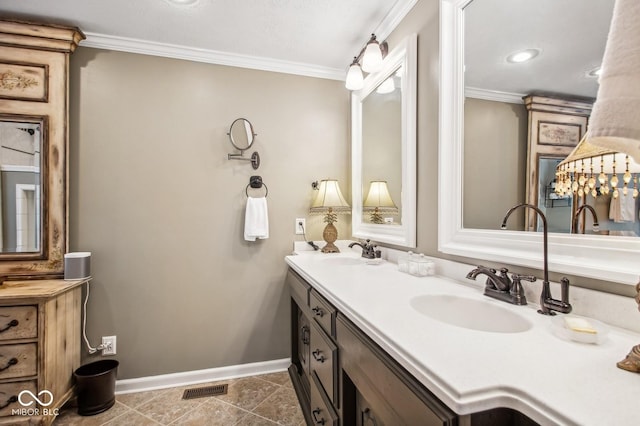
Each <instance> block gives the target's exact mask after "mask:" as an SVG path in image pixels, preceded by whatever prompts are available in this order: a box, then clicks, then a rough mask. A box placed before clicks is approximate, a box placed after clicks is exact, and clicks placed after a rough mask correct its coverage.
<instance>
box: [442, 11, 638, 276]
mask: <svg viewBox="0 0 640 426" xmlns="http://www.w3.org/2000/svg"><path fill="white" fill-rule="evenodd" d="M470 1H471V0H440V67H441V68H440V79H441V81H440V101H439V102H440V107H439V109H440V119H439V132H440V141H439V149H438V156H439V158H438V164H439V170H438V186H439V188H438V250H439V251H440V252H442V253H447V254H451V255H456V256H463V257H466V258H472V259H485V260H489V261H494V262H500V263H506V264H509V265H520V266H526V267H530V268H534V269H540V265H541V263H540V261H541V253H540V245H541V244H542V235H540V233H537V232H524V231H500V230H499V226H500V223H499V221H500V218H496V230H486V229H471V228H464V227H463V222H462V217H463V215H462V212H463V202H462V199H463V197H462V194H463V192H462V191H463V187H462V183H463V182H464V179H463V178H464V176H463V173H464V168H463V151H464V147H463V140H464V136H463V135H464V129H463V124H464V119H463V111H464V72H463V64H464V12H463V9H464V7H465V6H466V5H467V4H469V3H470ZM639 253H640V241H638V239H634V238H624V237H604V236H593V235H588V234H587V235H575V234H573V235H569V234H551V235H549V270H550V271H553V272H558V273H564V274H572V275H576V276H584V277H589V278H593V279H598V280H603V281H612V282H617V283H622V284H624V285H635V284H636V283H637V279H638V272H637V257H638V254H639Z"/></svg>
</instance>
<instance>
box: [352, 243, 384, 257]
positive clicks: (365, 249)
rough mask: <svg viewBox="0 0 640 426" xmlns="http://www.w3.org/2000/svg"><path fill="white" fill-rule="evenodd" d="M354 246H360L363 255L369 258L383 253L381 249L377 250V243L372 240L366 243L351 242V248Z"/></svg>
mask: <svg viewBox="0 0 640 426" xmlns="http://www.w3.org/2000/svg"><path fill="white" fill-rule="evenodd" d="M353 246H359V247H360V248H362V257H364V258H367V259H375V258H377V257H380V256H381V255H382V252H381V251H380V250H376V247H377V246H376V245H375V244H372V243H371V240H366V241H365V242H364V244H362V243H351V244H349V248H352V247H353Z"/></svg>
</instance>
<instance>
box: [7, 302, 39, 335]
mask: <svg viewBox="0 0 640 426" xmlns="http://www.w3.org/2000/svg"><path fill="white" fill-rule="evenodd" d="M37 335H38V309H37V308H36V307H35V306H9V307H0V341H4V340H11V339H29V338H34V337H36V336H37Z"/></svg>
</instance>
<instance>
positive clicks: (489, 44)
mask: <svg viewBox="0 0 640 426" xmlns="http://www.w3.org/2000/svg"><path fill="white" fill-rule="evenodd" d="M613 4H614V0H473V1H472V2H471V3H470V4H469V5H468V6H467V7H466V8H465V85H466V86H467V87H473V88H477V89H482V90H489V91H502V92H509V93H515V94H520V95H522V94H524V95H526V94H529V93H532V92H552V93H557V94H565V95H573V96H586V97H592V98H595V97H596V93H597V89H598V83H597V79H596V78H593V77H587V76H586V74H587V73H588V72H589V71H590V70H592V69H594V68H595V67H597V66H599V65H600V63H601V61H602V56H603V54H604V48H605V44H606V39H607V34H608V31H609V24H610V21H611V16H612V13H613ZM529 48H536V49H540V50H541V53H540V54H539V55H538V56H537V57H536V58H534V59H532V60H531V61H530V62H526V63H520V64H514V63H508V62H507V61H506V57H507V56H508V55H509V54H511V53H513V52H516V51H519V50H523V49H529Z"/></svg>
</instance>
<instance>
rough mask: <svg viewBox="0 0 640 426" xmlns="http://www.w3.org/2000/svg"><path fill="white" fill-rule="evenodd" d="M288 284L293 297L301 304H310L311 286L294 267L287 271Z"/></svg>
mask: <svg viewBox="0 0 640 426" xmlns="http://www.w3.org/2000/svg"><path fill="white" fill-rule="evenodd" d="M287 284H288V285H289V288H290V289H291V297H292V298H293V299H294V300H295V301H296V302H297V303H298V305H300V306H309V290H310V289H311V286H310V285H309V284H307V283H306V282H305V280H303V279H302V278H301V277H300V275H298V274H297V273H296V272H295V271H293V270H292V269H289V271H288V272H287Z"/></svg>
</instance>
